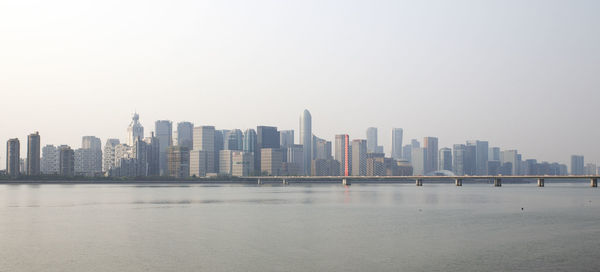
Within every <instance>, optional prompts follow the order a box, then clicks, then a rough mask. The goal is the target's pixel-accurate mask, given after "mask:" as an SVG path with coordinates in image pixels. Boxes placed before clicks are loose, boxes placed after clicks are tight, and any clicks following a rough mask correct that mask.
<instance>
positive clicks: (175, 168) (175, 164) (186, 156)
mask: <svg viewBox="0 0 600 272" xmlns="http://www.w3.org/2000/svg"><path fill="white" fill-rule="evenodd" d="M167 157H168V159H167V161H168V165H169V167H168V169H169V172H168V175H169V176H171V177H175V178H186V177H189V176H190V150H189V149H188V148H187V147H183V146H170V147H169V148H168V149H167Z"/></svg>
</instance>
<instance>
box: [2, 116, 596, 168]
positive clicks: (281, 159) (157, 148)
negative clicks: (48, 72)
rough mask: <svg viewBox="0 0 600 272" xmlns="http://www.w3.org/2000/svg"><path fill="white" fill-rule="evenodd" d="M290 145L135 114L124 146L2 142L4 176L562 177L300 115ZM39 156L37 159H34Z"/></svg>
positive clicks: (471, 144) (517, 157)
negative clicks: (386, 142)
mask: <svg viewBox="0 0 600 272" xmlns="http://www.w3.org/2000/svg"><path fill="white" fill-rule="evenodd" d="M299 121H300V122H299V132H300V133H299V135H298V136H299V137H298V144H296V140H295V135H294V130H278V128H277V127H274V126H257V127H256V129H254V128H250V129H245V130H244V131H242V130H241V129H231V130H228V129H216V128H215V127H214V126H206V125H202V126H197V125H194V124H193V123H191V122H179V123H177V124H176V126H175V127H173V122H172V121H169V120H158V121H156V122H155V123H154V132H152V133H151V134H150V135H149V136H148V137H145V135H144V127H143V126H142V124H141V123H140V116H139V115H138V114H137V113H135V114H134V115H133V118H132V121H131V123H130V124H129V126H128V128H127V138H126V139H127V140H126V142H125V143H121V141H120V140H119V139H116V138H111V139H107V140H106V142H105V145H104V148H102V144H101V140H100V139H99V138H97V137H94V136H84V137H83V138H82V145H81V148H78V149H72V148H71V147H69V146H67V145H59V146H54V145H46V146H44V147H43V148H40V147H41V146H40V134H39V133H38V132H36V133H33V134H30V135H29V136H28V137H27V157H26V160H21V159H20V143H19V139H16V138H15V139H10V140H8V142H7V159H6V162H7V166H6V174H7V175H9V176H11V177H17V176H19V175H22V174H25V175H29V176H37V175H40V174H44V175H62V176H92V177H93V176H103V175H104V176H113V177H145V176H172V177H177V178H185V177H190V176H195V177H204V176H219V175H220V176H253V175H278V176H402V175H566V174H568V172H567V166H566V165H564V164H559V163H548V162H538V161H537V160H534V159H527V160H524V159H522V155H521V154H519V153H518V152H517V150H500V148H498V147H489V144H488V142H487V141H480V140H476V141H467V142H466V143H465V144H455V145H454V146H453V148H452V149H450V148H446V147H444V148H438V138H436V137H425V138H424V139H423V146H421V143H420V142H419V141H417V140H416V139H413V140H411V141H410V143H409V144H407V145H403V139H402V138H403V130H402V129H401V128H393V129H392V131H391V132H392V135H391V136H392V141H391V152H390V157H386V154H385V152H384V148H383V146H380V145H379V144H378V135H377V128H375V127H370V128H368V129H367V131H366V139H351V138H350V136H349V135H348V134H339V135H335V139H334V144H333V145H332V142H331V141H327V140H325V139H322V138H319V137H317V136H316V135H314V134H313V131H312V116H311V114H310V112H309V111H308V110H304V111H303V112H302V114H301V115H300V120H299ZM40 151H41V152H40ZM597 173H598V168H597V167H596V165H594V164H586V165H584V160H583V156H578V155H574V156H572V158H571V174H574V175H583V174H589V175H595V174H597Z"/></svg>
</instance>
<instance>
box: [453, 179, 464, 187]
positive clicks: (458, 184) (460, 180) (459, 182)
mask: <svg viewBox="0 0 600 272" xmlns="http://www.w3.org/2000/svg"><path fill="white" fill-rule="evenodd" d="M454 184H456V186H462V179H456V181H454Z"/></svg>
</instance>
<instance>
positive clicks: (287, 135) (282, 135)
mask: <svg viewBox="0 0 600 272" xmlns="http://www.w3.org/2000/svg"><path fill="white" fill-rule="evenodd" d="M279 142H280V145H281V148H288V147H290V146H292V145H294V130H280V131H279Z"/></svg>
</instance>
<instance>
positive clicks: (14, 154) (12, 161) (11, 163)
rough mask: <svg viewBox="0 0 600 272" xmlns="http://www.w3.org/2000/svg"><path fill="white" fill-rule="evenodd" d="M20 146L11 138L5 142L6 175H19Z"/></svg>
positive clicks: (17, 140)
mask: <svg viewBox="0 0 600 272" xmlns="http://www.w3.org/2000/svg"><path fill="white" fill-rule="evenodd" d="M20 168H21V144H20V143H19V139H17V138H13V139H9V140H8V141H7V142H6V174H7V175H9V176H11V177H18V176H19V175H20V174H21V169H20Z"/></svg>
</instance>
